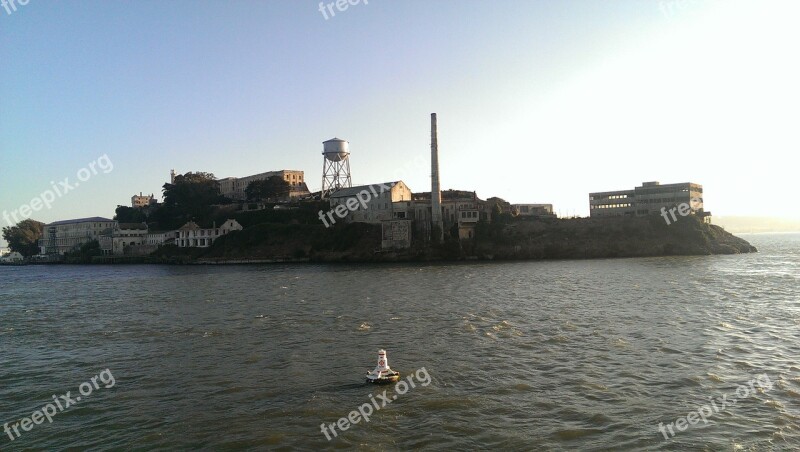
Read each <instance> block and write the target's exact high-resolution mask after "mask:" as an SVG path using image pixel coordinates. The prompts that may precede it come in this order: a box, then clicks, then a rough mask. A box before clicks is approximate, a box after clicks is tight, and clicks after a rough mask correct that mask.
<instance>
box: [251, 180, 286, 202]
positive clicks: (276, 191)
mask: <svg viewBox="0 0 800 452" xmlns="http://www.w3.org/2000/svg"><path fill="white" fill-rule="evenodd" d="M291 189H292V186H291V185H290V184H289V182H286V181H285V180H283V178H282V177H280V176H272V177H269V178H267V179H264V180H257V181H253V182H250V184H249V185H248V186H247V188H246V189H245V190H244V193H245V195H246V196H247V200H248V201H260V200H262V199H275V198H283V197H286V196H289V191H290V190H291Z"/></svg>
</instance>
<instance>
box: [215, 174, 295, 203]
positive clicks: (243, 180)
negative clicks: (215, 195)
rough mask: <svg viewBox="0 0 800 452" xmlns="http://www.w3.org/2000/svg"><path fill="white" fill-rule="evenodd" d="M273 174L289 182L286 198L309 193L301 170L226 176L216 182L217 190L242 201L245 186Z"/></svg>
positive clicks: (223, 194) (244, 197)
mask: <svg viewBox="0 0 800 452" xmlns="http://www.w3.org/2000/svg"><path fill="white" fill-rule="evenodd" d="M273 176H278V177H280V178H281V179H283V180H285V181H286V182H288V183H289V185H290V192H289V196H288V198H290V199H292V198H299V197H303V196H307V195H309V191H308V186H307V185H306V183H305V180H304V176H303V172H302V171H295V170H280V171H268V172H266V173H260V174H254V175H252V176H247V177H226V178H225V179H220V180H218V181H217V182H219V192H220V194H221V195H222V196H225V197H226V198H230V199H233V200H235V201H244V200H246V199H247V196H246V195H245V190H247V186H248V185H250V183H251V182H255V181H259V180H266V179H269V178H270V177H273Z"/></svg>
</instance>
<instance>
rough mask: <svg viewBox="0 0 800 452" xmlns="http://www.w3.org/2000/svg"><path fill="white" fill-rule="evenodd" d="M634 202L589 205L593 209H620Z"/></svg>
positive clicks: (630, 205)
mask: <svg viewBox="0 0 800 452" xmlns="http://www.w3.org/2000/svg"><path fill="white" fill-rule="evenodd" d="M632 206H633V204H631V203H626V204H602V205H599V206H589V207H590V208H592V209H620V208H624V207H632Z"/></svg>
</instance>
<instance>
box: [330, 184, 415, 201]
mask: <svg viewBox="0 0 800 452" xmlns="http://www.w3.org/2000/svg"><path fill="white" fill-rule="evenodd" d="M400 182H401V181H399V180H398V181H394V182H384V183H382V184H370V185H359V186H358V187H348V188H341V189H339V190H337V191H335V192H333V193H332V194H331V198H343V197H349V196H354V195H357V194H359V193H361V192H362V191H365V190H366V191H370V187H376V188H375V191H376V192H378V193H383V192H385V191H386V188H385V187H394V186H395V185H397V184H399V183H400Z"/></svg>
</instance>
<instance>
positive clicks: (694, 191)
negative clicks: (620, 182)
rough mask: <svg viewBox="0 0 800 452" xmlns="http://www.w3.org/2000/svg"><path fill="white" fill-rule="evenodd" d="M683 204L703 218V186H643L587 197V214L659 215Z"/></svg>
mask: <svg viewBox="0 0 800 452" xmlns="http://www.w3.org/2000/svg"><path fill="white" fill-rule="evenodd" d="M683 203H686V204H688V205H689V206H690V207H691V211H692V213H699V214H702V215H703V216H705V215H706V213H705V212H704V210H703V186H702V185H700V184H695V183H692V182H683V183H679V184H665V185H661V184H660V183H659V182H644V183H642V185H641V186H639V187H635V188H634V189H633V190H619V191H606V192H596V193H589V214H590V216H592V217H611V216H620V215H630V216H641V215H651V214H660V213H661V209H662V208H664V209H667V210H669V209H670V208H672V207H675V206H678V205H680V204H683Z"/></svg>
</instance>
